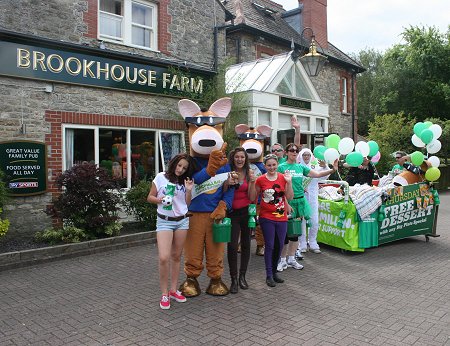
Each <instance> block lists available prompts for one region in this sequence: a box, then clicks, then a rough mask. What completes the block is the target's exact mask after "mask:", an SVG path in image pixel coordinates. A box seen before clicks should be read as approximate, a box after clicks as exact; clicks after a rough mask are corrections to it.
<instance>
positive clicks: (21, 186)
mask: <svg viewBox="0 0 450 346" xmlns="http://www.w3.org/2000/svg"><path fill="white" fill-rule="evenodd" d="M30 187H38V182H37V181H35V182H20V183H9V188H10V189H27V188H30Z"/></svg>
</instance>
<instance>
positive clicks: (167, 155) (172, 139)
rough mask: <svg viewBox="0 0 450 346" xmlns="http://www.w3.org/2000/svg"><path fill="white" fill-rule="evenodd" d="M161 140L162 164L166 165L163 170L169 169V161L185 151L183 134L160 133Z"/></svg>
mask: <svg viewBox="0 0 450 346" xmlns="http://www.w3.org/2000/svg"><path fill="white" fill-rule="evenodd" d="M160 138H161V142H160V144H161V156H162V160H161V162H163V163H164V167H162V168H163V170H166V169H167V164H168V163H169V161H170V160H171V159H172V158H173V157H174V156H175V155H177V154H179V153H181V152H182V151H183V149H184V145H183V143H182V136H181V133H170V132H160Z"/></svg>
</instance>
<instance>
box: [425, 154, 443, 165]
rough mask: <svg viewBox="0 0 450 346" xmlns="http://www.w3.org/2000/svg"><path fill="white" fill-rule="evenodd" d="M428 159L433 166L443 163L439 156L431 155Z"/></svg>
mask: <svg viewBox="0 0 450 346" xmlns="http://www.w3.org/2000/svg"><path fill="white" fill-rule="evenodd" d="M427 161H428V162H429V163H431V166H433V167H439V165H440V164H441V161H440V160H439V158H438V157H437V156H430V157H429V158H428V160H427Z"/></svg>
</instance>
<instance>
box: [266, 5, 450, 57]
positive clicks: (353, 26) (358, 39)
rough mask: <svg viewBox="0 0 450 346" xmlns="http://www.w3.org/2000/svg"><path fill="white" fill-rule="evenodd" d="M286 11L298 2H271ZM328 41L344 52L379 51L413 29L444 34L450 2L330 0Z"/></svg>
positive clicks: (399, 41)
mask: <svg viewBox="0 0 450 346" xmlns="http://www.w3.org/2000/svg"><path fill="white" fill-rule="evenodd" d="M272 1H274V2H276V3H279V4H281V5H283V7H284V9H286V10H292V9H294V8H297V7H298V1H297V0H272ZM327 15H328V41H329V42H331V43H332V44H333V45H334V46H336V47H337V48H339V49H340V50H341V51H343V52H344V53H347V54H349V53H358V52H359V51H361V50H363V49H366V48H373V49H375V50H378V51H380V52H384V51H385V50H386V49H388V48H390V47H392V46H393V45H395V44H399V43H404V41H403V40H402V37H401V33H402V32H403V31H404V28H409V27H410V25H413V26H419V27H422V26H425V27H431V26H435V27H436V28H437V29H438V30H439V31H440V32H441V33H445V32H447V27H448V25H449V24H450V0H428V1H423V0H421V1H420V0H377V1H373V0H328V3H327Z"/></svg>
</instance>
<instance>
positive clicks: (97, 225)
mask: <svg viewBox="0 0 450 346" xmlns="http://www.w3.org/2000/svg"><path fill="white" fill-rule="evenodd" d="M56 185H57V186H58V188H59V189H60V190H61V192H62V193H61V194H60V195H59V197H58V198H57V199H56V200H55V201H54V202H53V205H52V206H50V207H49V208H48V209H47V214H49V215H51V216H53V217H58V218H60V219H62V220H63V222H64V225H65V226H73V227H75V228H79V229H82V230H84V232H85V233H86V237H87V238H91V239H95V238H102V237H106V236H110V235H111V234H112V233H116V232H115V231H114V229H115V228H114V227H113V225H114V224H115V223H116V222H117V220H118V216H117V213H118V210H119V205H120V202H121V196H120V194H118V193H115V192H114V190H116V189H118V188H119V186H118V183H117V181H116V180H114V179H113V178H112V177H111V176H110V175H109V174H108V172H107V171H106V170H105V169H103V168H97V166H96V165H95V164H91V163H83V164H80V165H75V166H73V167H72V168H71V169H69V170H67V171H65V172H63V173H62V174H61V175H59V176H58V178H57V179H56Z"/></svg>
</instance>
